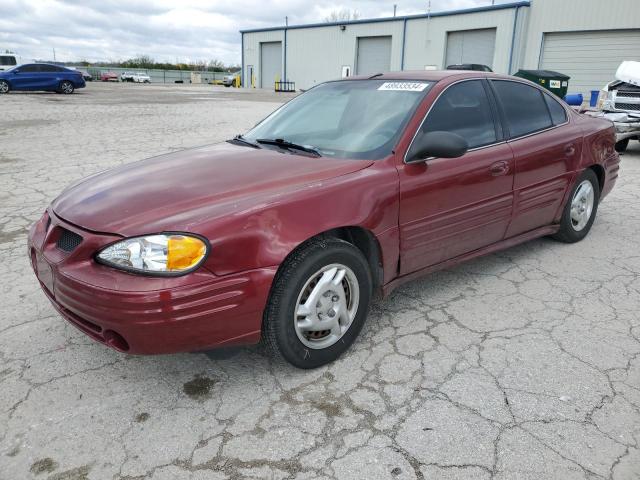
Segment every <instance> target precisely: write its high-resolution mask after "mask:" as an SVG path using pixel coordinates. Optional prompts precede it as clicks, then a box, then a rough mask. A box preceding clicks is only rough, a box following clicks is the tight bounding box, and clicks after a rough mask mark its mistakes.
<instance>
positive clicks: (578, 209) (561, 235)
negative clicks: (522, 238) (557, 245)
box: [553, 169, 600, 243]
mask: <svg viewBox="0 0 640 480" xmlns="http://www.w3.org/2000/svg"><path fill="white" fill-rule="evenodd" d="M599 201H600V183H599V182H598V177H597V176H596V174H595V172H594V171H593V170H591V169H587V170H585V171H584V172H582V174H581V175H580V176H579V177H578V180H577V181H576V184H575V185H574V187H573V189H572V190H571V194H570V195H569V199H568V200H567V204H566V205H565V206H564V210H563V212H562V219H561V220H560V230H558V233H556V234H555V235H554V236H553V238H555V239H556V240H560V241H561V242H565V243H575V242H579V241H580V240H582V239H583V238H584V237H586V236H587V234H588V233H589V230H591V226H592V225H593V221H594V220H595V218H596V212H597V211H598V202H599Z"/></svg>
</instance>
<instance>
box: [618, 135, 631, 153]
mask: <svg viewBox="0 0 640 480" xmlns="http://www.w3.org/2000/svg"><path fill="white" fill-rule="evenodd" d="M628 146H629V139H628V138H625V139H624V140H620V141H619V142H616V145H615V148H616V152H618V153H624V152H626V151H627V147H628Z"/></svg>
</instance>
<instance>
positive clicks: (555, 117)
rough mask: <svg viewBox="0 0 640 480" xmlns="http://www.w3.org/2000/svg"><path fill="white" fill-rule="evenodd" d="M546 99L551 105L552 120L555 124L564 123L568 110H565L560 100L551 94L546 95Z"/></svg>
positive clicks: (548, 104) (549, 105) (548, 105)
mask: <svg viewBox="0 0 640 480" xmlns="http://www.w3.org/2000/svg"><path fill="white" fill-rule="evenodd" d="M544 100H545V101H546V102H547V107H549V113H550V114H551V120H552V121H553V124H554V125H562V124H563V123H565V122H566V121H567V112H565V110H564V108H563V107H562V105H560V102H558V101H557V100H556V99H555V98H552V97H551V95H545V96H544Z"/></svg>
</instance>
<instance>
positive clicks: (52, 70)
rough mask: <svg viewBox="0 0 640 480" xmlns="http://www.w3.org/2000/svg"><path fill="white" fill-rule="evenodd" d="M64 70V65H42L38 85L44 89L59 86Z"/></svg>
mask: <svg viewBox="0 0 640 480" xmlns="http://www.w3.org/2000/svg"><path fill="white" fill-rule="evenodd" d="M63 72H64V69H63V68H62V67H56V66H55V65H44V64H43V65H40V74H39V79H38V87H39V88H44V89H51V88H57V87H58V86H59V84H60V81H61V78H60V77H61V75H62V73H63Z"/></svg>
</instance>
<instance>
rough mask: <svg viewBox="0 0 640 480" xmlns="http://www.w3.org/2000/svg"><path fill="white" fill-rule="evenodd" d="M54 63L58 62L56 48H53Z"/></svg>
mask: <svg viewBox="0 0 640 480" xmlns="http://www.w3.org/2000/svg"><path fill="white" fill-rule="evenodd" d="M53 61H54V62H55V61H56V47H53Z"/></svg>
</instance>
